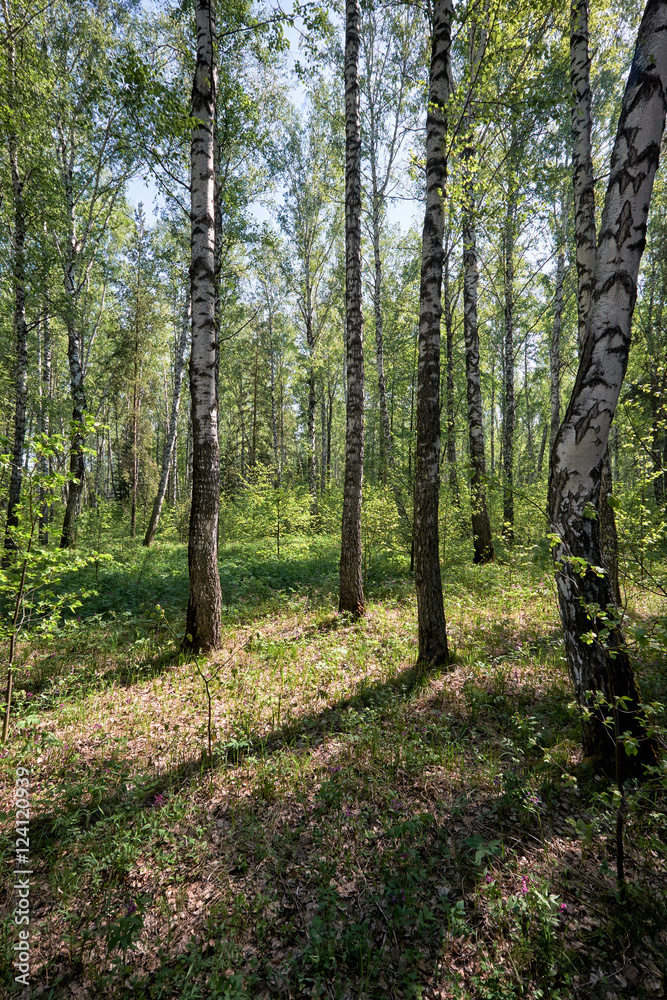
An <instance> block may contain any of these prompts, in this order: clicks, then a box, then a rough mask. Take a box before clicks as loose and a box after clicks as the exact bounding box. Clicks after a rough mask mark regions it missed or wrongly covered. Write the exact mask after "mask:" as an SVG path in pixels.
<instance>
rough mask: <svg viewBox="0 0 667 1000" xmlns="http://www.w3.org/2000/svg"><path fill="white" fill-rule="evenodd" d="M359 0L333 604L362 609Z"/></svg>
mask: <svg viewBox="0 0 667 1000" xmlns="http://www.w3.org/2000/svg"><path fill="white" fill-rule="evenodd" d="M360 23H361V12H360V7H359V0H347V3H346V8H345V311H346V315H347V324H346V343H347V350H346V358H347V420H346V427H345V481H344V486H343V523H342V527H341V553H340V587H339V595H338V610H339V611H349V612H351V613H352V614H353V615H355V616H357V615H361V614H363V612H364V607H365V601H364V590H363V581H362V575H361V564H362V548H361V490H362V483H363V473H364V353H363V331H364V317H363V312H362V307H361V130H360V125H359V28H360Z"/></svg>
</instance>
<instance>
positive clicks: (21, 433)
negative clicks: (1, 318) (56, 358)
mask: <svg viewBox="0 0 667 1000" xmlns="http://www.w3.org/2000/svg"><path fill="white" fill-rule="evenodd" d="M3 8H4V16H5V25H6V28H7V41H6V44H7V63H8V67H7V68H8V75H9V87H10V105H11V106H13V104H14V98H15V86H16V48H15V43H14V34H13V28H12V25H11V21H10V18H9V10H8V6H7V3H6V2H4V3H3ZM13 120H14V119H13V118H12V121H13ZM7 139H8V146H9V168H10V172H11V178H12V194H13V199H14V205H13V208H14V217H13V222H14V227H13V233H12V243H13V246H12V250H13V260H12V271H13V275H12V277H13V283H14V337H15V343H16V369H15V376H14V386H15V389H14V443H13V447H12V471H11V476H10V480H9V497H8V502H7V522H6V532H5V552H6V553H9V552H10V551H12V550H15V549H16V541H15V539H14V537H13V534H12V530H11V529H12V528H16V527H17V525H18V516H17V513H16V507H17V505H18V503H19V501H20V499H21V483H22V479H23V453H24V449H25V434H26V407H27V402H28V329H27V325H26V315H25V283H26V275H25V267H26V260H25V237H26V222H25V209H24V204H23V180H22V179H21V174H20V169H19V153H18V136H17V135H16V132H15V131H13V130H12V131H11V132H10V133H9V135H8V137H7ZM6 561H7V560H6V557H5V558H3V564H6Z"/></svg>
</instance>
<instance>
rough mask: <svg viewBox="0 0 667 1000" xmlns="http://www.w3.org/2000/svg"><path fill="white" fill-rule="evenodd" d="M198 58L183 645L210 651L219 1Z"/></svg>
mask: <svg viewBox="0 0 667 1000" xmlns="http://www.w3.org/2000/svg"><path fill="white" fill-rule="evenodd" d="M195 9H196V19H197V63H196V68H195V74H194V83H193V88H192V117H193V119H194V124H193V128H192V146H191V179H190V197H191V202H190V204H191V254H192V264H191V270H190V291H191V299H192V349H191V353H190V395H191V398H192V508H191V511H190V532H189V539H188V568H189V572H190V599H189V602H188V611H187V620H186V627H185V632H186V634H185V638H184V640H183V645H184V647H186V648H188V649H191V650H193V651H202V652H208V651H210V650H213V649H217V648H218V646H219V645H220V642H221V638H222V637H221V620H220V616H221V608H222V594H221V590H220V574H219V571H218V517H219V510H220V449H219V445H218V349H219V344H218V330H217V328H216V294H215V204H214V203H215V166H214V126H215V108H216V103H215V102H216V82H217V67H216V62H215V48H216V32H215V7H214V0H197V3H196V8H195Z"/></svg>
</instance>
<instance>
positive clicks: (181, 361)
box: [144, 291, 191, 548]
mask: <svg viewBox="0 0 667 1000" xmlns="http://www.w3.org/2000/svg"><path fill="white" fill-rule="evenodd" d="M190 316H191V308H190V293H189V291H188V292H187V293H186V297H185V307H184V309H183V321H182V323H181V333H180V337H179V339H178V342H177V343H176V345H175V348H176V349H175V352H174V390H173V393H172V397H171V413H170V416H169V427H168V429H167V436H166V439H165V442H164V448H163V450H162V468H161V471H160V482H159V485H158V490H157V496H156V497H155V500H154V501H153V510H152V511H151V516H150V520H149V522H148V527H147V528H146V535H145V537H144V545H145V546H146V547H147V548H148V547H149V546H150V545H151V544H152V542H153V539H154V538H155V533H156V531H157V527H158V524H159V521H160V514H161V512H162V504H163V503H164V498H165V496H166V494H167V483H168V482H169V470H170V468H171V465H172V455H173V454H174V445H175V443H176V429H177V427H178V411H179V408H180V404H181V387H182V385H183V369H184V367H185V351H186V348H187V343H188V333H189V332H190Z"/></svg>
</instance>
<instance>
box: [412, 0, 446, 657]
mask: <svg viewBox="0 0 667 1000" xmlns="http://www.w3.org/2000/svg"><path fill="white" fill-rule="evenodd" d="M451 20H452V2H451V0H436V2H435V3H434V5H433V34H432V40H431V66H430V73H429V94H428V115H427V119H426V211H425V214H424V228H423V232H422V262H421V280H420V290H419V361H418V370H417V453H416V463H415V531H414V543H415V547H414V553H415V585H416V589H417V622H418V631H419V651H418V661H423V662H429V663H434V664H438V663H447V662H448V659H449V651H448V648H447V629H446V624H445V612H444V607H443V598H442V578H441V575H440V547H439V540H438V500H439V490H440V320H441V317H442V304H441V292H442V271H443V236H444V188H445V182H446V179H447V160H446V153H445V135H446V129H447V121H446V105H447V102H448V100H449V96H450V93H451V86H452V80H451V64H450V46H451Z"/></svg>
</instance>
